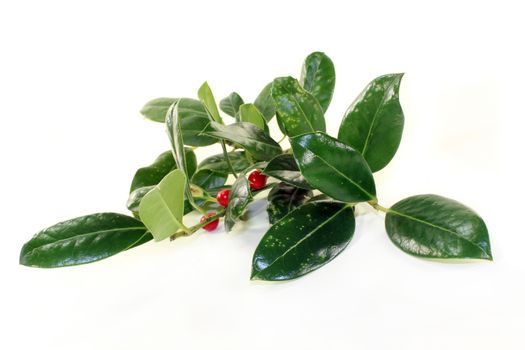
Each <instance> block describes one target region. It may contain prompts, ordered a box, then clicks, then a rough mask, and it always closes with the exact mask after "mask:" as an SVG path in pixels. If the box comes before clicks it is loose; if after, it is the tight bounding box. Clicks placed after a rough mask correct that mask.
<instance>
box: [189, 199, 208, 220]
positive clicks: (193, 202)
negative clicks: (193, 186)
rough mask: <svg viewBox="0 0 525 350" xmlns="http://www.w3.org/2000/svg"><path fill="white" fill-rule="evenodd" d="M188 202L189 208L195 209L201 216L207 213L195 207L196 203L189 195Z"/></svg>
mask: <svg viewBox="0 0 525 350" xmlns="http://www.w3.org/2000/svg"><path fill="white" fill-rule="evenodd" d="M188 200H189V201H190V204H191V206H192V207H193V208H194V209H196V210H197V211H198V212H199V213H201V214H203V215H206V214H207V212H206V210H204V209H203V208H201V207H200V206H198V205H197V203H195V200H194V199H193V197H192V196H191V195H190V196H189V197H188Z"/></svg>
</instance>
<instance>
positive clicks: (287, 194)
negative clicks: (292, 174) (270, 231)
mask: <svg viewBox="0 0 525 350" xmlns="http://www.w3.org/2000/svg"><path fill="white" fill-rule="evenodd" d="M311 197H313V192H312V191H310V190H305V189H302V188H298V187H295V186H291V185H288V184H286V183H284V182H281V183H279V184H277V186H275V187H274V188H272V190H271V191H270V193H268V208H267V211H268V219H269V221H270V224H275V223H276V222H277V221H279V220H281V219H282V218H283V217H284V216H285V215H286V214H288V213H289V212H291V211H292V210H294V209H296V208H298V207H300V206H301V205H303V204H304V203H305V202H306V201H307V200H309V199H310V198H311Z"/></svg>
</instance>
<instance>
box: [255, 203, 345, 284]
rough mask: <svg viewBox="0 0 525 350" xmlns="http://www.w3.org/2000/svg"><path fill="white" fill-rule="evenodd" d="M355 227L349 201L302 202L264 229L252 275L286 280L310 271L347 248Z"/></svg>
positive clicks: (269, 279) (266, 278)
mask: <svg viewBox="0 0 525 350" xmlns="http://www.w3.org/2000/svg"><path fill="white" fill-rule="evenodd" d="M354 228H355V219H354V213H353V210H352V207H350V206H349V205H346V204H344V203H337V202H332V203H329V202H318V203H317V202H316V203H308V204H305V205H303V206H301V207H299V208H297V209H296V210H294V211H292V212H290V213H289V214H288V215H286V216H285V217H284V218H282V219H281V220H280V221H278V222H277V223H276V224H275V225H273V226H272V227H271V228H270V229H269V230H268V232H266V234H265V235H264V237H263V238H262V240H261V242H260V243H259V245H258V246H257V249H256V250H255V253H254V255H253V263H252V279H261V280H267V281H279V280H289V279H293V278H297V277H300V276H303V275H305V274H307V273H309V272H312V271H314V270H316V269H318V268H320V267H321V266H323V265H324V264H326V263H328V262H329V261H331V260H332V259H334V258H335V257H336V256H337V255H338V254H339V253H340V252H341V251H343V249H345V248H346V246H347V245H348V243H349V242H350V240H351V239H352V236H353V234H354Z"/></svg>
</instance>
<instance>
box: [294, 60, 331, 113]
mask: <svg viewBox="0 0 525 350" xmlns="http://www.w3.org/2000/svg"><path fill="white" fill-rule="evenodd" d="M300 81H301V85H302V86H303V88H304V89H305V90H306V91H308V92H309V93H311V94H312V95H313V96H314V97H315V98H316V99H317V101H319V104H320V105H321V107H322V108H323V111H324V112H326V110H327V109H328V106H329V105H330V101H331V100H332V95H333V94H334V88H335V68H334V64H333V63H332V60H331V59H330V58H329V57H328V56H326V55H325V54H324V53H322V52H314V53H311V54H310V55H308V57H306V59H305V61H304V64H303V69H302V71H301V79H300Z"/></svg>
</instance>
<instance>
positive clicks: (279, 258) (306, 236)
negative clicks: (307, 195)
mask: <svg viewBox="0 0 525 350" xmlns="http://www.w3.org/2000/svg"><path fill="white" fill-rule="evenodd" d="M348 207H349V206H348V205H345V206H343V207H342V208H341V209H339V210H338V211H337V212H336V213H335V214H333V215H332V216H330V217H329V218H328V219H326V221H324V222H323V223H322V224H320V225H318V226H316V227H315V228H314V229H313V230H312V231H310V233H308V234H307V235H305V236H304V237H303V238H301V239H300V240H298V241H297V243H295V244H293V245H292V246H291V247H290V248H288V249H287V250H286V251H285V252H284V253H282V254H281V255H279V256H278V257H277V258H276V259H275V260H274V261H273V262H272V263H271V264H270V265H268V266H266V267H265V268H264V269H262V270H259V271H258V272H257V273H256V274H255V275H254V276H257V275H258V274H259V273H261V272H262V271H265V270H268V269H269V268H270V267H272V266H273V265H274V264H275V263H276V262H277V261H279V260H281V259H282V258H283V257H284V256H285V255H286V254H288V253H289V252H290V251H292V250H293V249H295V248H297V246H299V244H301V243H302V242H304V241H305V240H306V239H308V238H310V237H311V236H312V235H313V234H314V233H315V232H317V231H318V230H319V229H321V228H322V227H323V226H325V225H326V224H327V223H328V222H330V221H331V220H333V219H334V218H335V217H336V216H337V215H339V213H341V212H342V211H343V210H345V209H346V208H348ZM252 277H253V276H252Z"/></svg>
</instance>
